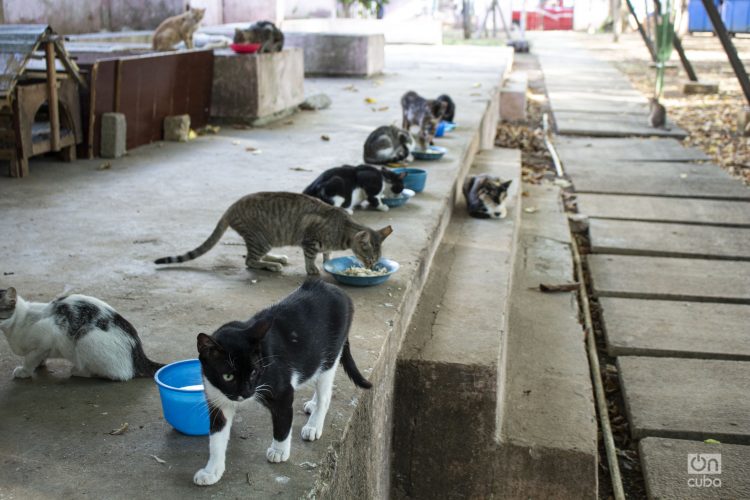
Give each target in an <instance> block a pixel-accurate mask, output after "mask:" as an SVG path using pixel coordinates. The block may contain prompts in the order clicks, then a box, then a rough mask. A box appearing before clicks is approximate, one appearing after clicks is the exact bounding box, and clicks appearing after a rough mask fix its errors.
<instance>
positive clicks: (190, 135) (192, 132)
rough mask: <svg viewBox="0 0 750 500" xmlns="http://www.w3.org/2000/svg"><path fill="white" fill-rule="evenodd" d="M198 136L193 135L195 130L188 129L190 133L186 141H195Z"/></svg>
mask: <svg viewBox="0 0 750 500" xmlns="http://www.w3.org/2000/svg"><path fill="white" fill-rule="evenodd" d="M197 138H198V134H196V133H195V130H193V129H190V132H188V140H189V141H192V140H193V139H197Z"/></svg>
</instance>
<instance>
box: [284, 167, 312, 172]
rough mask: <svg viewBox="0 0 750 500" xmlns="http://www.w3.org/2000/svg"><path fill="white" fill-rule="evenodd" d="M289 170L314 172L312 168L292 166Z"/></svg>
mask: <svg viewBox="0 0 750 500" xmlns="http://www.w3.org/2000/svg"><path fill="white" fill-rule="evenodd" d="M289 170H294V171H295V172H312V169H309V168H302V167H291V168H290V169H289Z"/></svg>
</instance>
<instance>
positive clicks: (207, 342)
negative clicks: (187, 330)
mask: <svg viewBox="0 0 750 500" xmlns="http://www.w3.org/2000/svg"><path fill="white" fill-rule="evenodd" d="M213 349H221V346H220V345H219V344H218V343H217V342H216V341H215V340H214V339H212V338H211V337H210V336H208V335H206V334H205V333H199V334H198V352H199V353H201V354H202V353H203V352H206V351H210V350H213Z"/></svg>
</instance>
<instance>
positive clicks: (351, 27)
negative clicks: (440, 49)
mask: <svg viewBox="0 0 750 500" xmlns="http://www.w3.org/2000/svg"><path fill="white" fill-rule="evenodd" d="M281 28H282V30H283V31H284V33H287V32H289V33H303V32H305V33H346V34H351V33H360V34H365V33H366V34H382V35H384V36H385V43H388V44H419V45H442V43H443V26H442V22H441V21H440V20H438V19H430V18H418V19H409V20H403V21H396V20H386V19H286V20H285V21H284V23H283V24H282V26H281Z"/></svg>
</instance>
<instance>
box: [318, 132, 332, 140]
mask: <svg viewBox="0 0 750 500" xmlns="http://www.w3.org/2000/svg"><path fill="white" fill-rule="evenodd" d="M320 138H321V140H324V141H330V140H331V138H330V137H328V136H327V135H325V134H323V135H321V136H320Z"/></svg>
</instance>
